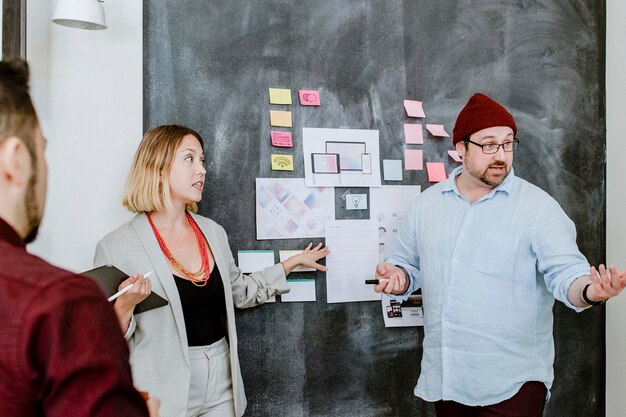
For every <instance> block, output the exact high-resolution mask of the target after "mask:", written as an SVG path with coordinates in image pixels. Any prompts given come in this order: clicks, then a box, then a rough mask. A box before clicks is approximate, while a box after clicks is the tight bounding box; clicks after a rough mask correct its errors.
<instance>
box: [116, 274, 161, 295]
mask: <svg viewBox="0 0 626 417" xmlns="http://www.w3.org/2000/svg"><path fill="white" fill-rule="evenodd" d="M153 272H154V271H150V272H148V273H146V274H143V279H146V278H148V277H149V276H150V275H152V273H153ZM133 285H135V284H134V283H133V284H130V285H127V286H125V287H124V288H122V289H121V290H119V291H118V292H116V293H115V294H113V295H112V296H110V297H109V298H108V300H109V301H113V300H115V299H116V298H117V297H119V296H120V295H122V294H124V293H125V292H126V291H128V290H130V289H131V288H132V287H133Z"/></svg>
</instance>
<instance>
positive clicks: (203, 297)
mask: <svg viewBox="0 0 626 417" xmlns="http://www.w3.org/2000/svg"><path fill="white" fill-rule="evenodd" d="M174 282H176V287H177V288H178V294H179V295H180V302H181V304H182V307H183V315H184V316H185V327H186V329H187V344H188V345H189V346H206V345H210V344H211V343H215V342H217V341H218V340H220V339H221V338H222V337H224V336H225V335H226V330H225V329H226V301H225V298H224V285H223V284H222V277H221V276H220V271H219V270H218V269H217V265H216V266H215V267H214V268H213V271H212V272H211V276H210V277H209V281H208V282H207V284H206V285H205V286H204V287H198V286H196V285H194V284H193V283H192V282H191V281H189V280H186V279H184V278H181V277H177V276H176V275H174Z"/></svg>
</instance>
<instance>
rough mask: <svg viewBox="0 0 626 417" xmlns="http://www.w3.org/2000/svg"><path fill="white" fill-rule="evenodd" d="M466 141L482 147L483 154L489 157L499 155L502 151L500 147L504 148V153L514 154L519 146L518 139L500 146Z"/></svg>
mask: <svg viewBox="0 0 626 417" xmlns="http://www.w3.org/2000/svg"><path fill="white" fill-rule="evenodd" d="M466 140H467V141H468V142H469V143H473V144H474V145H476V146H479V147H481V148H482V150H483V153H485V154H487V155H490V154H494V153H497V152H498V151H499V150H500V146H502V150H504V152H513V151H514V150H516V149H517V145H518V144H519V140H517V139H513V140H512V141H509V142H504V143H501V144H499V145H498V144H497V143H485V144H484V145H481V144H480V143H476V142H474V141H471V140H469V139H466Z"/></svg>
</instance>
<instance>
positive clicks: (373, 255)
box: [326, 220, 380, 303]
mask: <svg viewBox="0 0 626 417" xmlns="http://www.w3.org/2000/svg"><path fill="white" fill-rule="evenodd" d="M326 245H327V246H328V247H329V248H331V251H330V253H329V254H328V256H327V257H326V266H327V267H328V271H327V272H326V291H327V300H328V302H329V303H346V302H352V301H372V300H380V294H377V293H376V292H374V289H373V288H372V285H367V284H365V280H366V279H372V278H373V277H374V273H375V271H376V264H377V263H378V221H377V220H329V221H327V222H326Z"/></svg>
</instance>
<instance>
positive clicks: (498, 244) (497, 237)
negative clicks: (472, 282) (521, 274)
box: [473, 231, 516, 280]
mask: <svg viewBox="0 0 626 417" xmlns="http://www.w3.org/2000/svg"><path fill="white" fill-rule="evenodd" d="M515 242H516V239H515V236H514V235H513V234H507V233H502V232H492V231H486V232H485V233H484V234H483V235H482V236H481V238H480V239H479V241H478V242H476V247H475V256H474V262H473V264H474V268H475V269H476V271H478V272H482V273H484V274H487V275H490V276H493V277H496V278H499V279H504V280H509V279H512V278H513V268H514V267H515V257H516V254H515V250H516V244H515Z"/></svg>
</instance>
